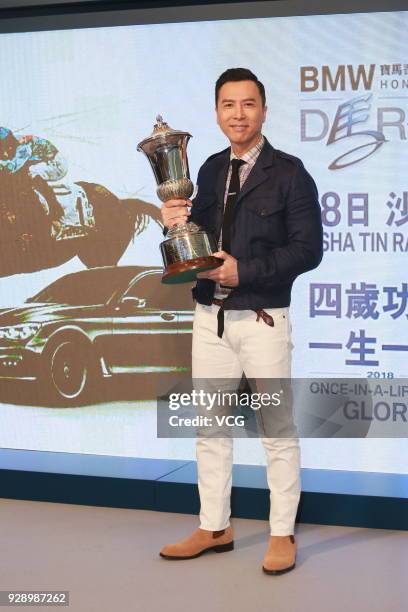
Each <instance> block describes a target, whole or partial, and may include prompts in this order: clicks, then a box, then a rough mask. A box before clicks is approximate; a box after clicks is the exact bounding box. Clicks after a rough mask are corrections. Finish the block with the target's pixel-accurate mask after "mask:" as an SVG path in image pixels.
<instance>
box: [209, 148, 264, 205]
mask: <svg viewBox="0 0 408 612" xmlns="http://www.w3.org/2000/svg"><path fill="white" fill-rule="evenodd" d="M230 154H231V148H230V147H228V149H226V150H225V151H224V152H223V153H222V156H221V157H220V169H219V171H218V176H217V179H216V188H215V190H216V194H217V198H218V201H219V202H224V193H225V183H226V181H227V176H228V168H229V163H230ZM275 160H276V151H275V149H274V148H273V146H272V145H271V144H270V142H269V141H268V140H267V139H266V138H265V143H264V146H263V147H262V150H261V152H260V153H259V156H258V159H257V160H256V162H255V165H254V167H253V168H252V170H251V172H250V174H249V176H248V178H247V180H246V181H245V183H244V186H243V188H242V191H241V192H240V194H239V196H238V200H237V203H238V202H239V201H240V200H241V198H243V197H244V196H245V195H246V194H247V193H248V192H249V191H252V189H254V188H255V187H257V186H258V185H260V184H261V183H263V182H264V181H266V179H267V178H268V174H267V173H266V172H265V168H269V167H271V166H273V165H274V164H275Z"/></svg>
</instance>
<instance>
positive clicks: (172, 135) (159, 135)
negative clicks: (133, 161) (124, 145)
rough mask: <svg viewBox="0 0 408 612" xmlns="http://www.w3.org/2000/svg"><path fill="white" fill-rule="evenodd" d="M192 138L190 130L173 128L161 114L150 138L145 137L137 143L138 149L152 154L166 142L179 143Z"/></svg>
mask: <svg viewBox="0 0 408 612" xmlns="http://www.w3.org/2000/svg"><path fill="white" fill-rule="evenodd" d="M190 138H191V134H189V132H183V131H181V130H173V129H172V128H171V127H169V125H168V124H167V123H166V122H165V121H164V120H163V117H162V116H161V115H157V117H156V123H155V124H154V127H153V132H152V133H151V135H150V136H149V137H148V138H145V139H144V140H142V141H141V142H139V144H138V145H137V150H138V151H143V153H146V155H149V154H150V155H151V154H152V153H154V151H155V150H156V149H157V147H159V146H162V145H164V144H175V145H177V144H179V143H180V141H183V140H185V142H186V143H187V141H188V140H189V139H190Z"/></svg>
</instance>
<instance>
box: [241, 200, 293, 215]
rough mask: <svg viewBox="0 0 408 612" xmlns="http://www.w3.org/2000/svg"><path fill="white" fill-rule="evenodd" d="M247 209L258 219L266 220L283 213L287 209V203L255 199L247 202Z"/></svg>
mask: <svg viewBox="0 0 408 612" xmlns="http://www.w3.org/2000/svg"><path fill="white" fill-rule="evenodd" d="M245 208H246V210H248V211H250V212H251V213H253V214H255V215H256V216H257V217H260V218H265V219H266V218H268V217H271V216H272V215H275V214H277V213H279V212H280V213H281V212H282V211H283V209H284V208H285V202H284V201H283V200H273V199H271V198H254V199H252V200H248V201H247V202H245Z"/></svg>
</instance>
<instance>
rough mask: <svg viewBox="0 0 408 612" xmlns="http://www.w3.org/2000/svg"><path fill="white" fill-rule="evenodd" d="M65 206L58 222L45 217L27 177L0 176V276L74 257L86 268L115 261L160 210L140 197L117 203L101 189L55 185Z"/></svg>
mask: <svg viewBox="0 0 408 612" xmlns="http://www.w3.org/2000/svg"><path fill="white" fill-rule="evenodd" d="M54 189H55V192H56V196H57V198H58V200H59V201H60V202H64V210H65V215H64V219H65V220H63V223H62V224H58V223H55V221H53V219H52V218H51V216H50V214H49V208H48V205H47V197H46V193H47V192H46V190H44V193H41V187H40V188H39V187H38V182H37V183H36V184H35V185H34V184H33V182H32V181H30V179H29V177H28V176H27V175H26V174H23V173H20V174H14V175H8V174H6V173H0V276H9V275H12V274H19V273H22V272H34V271H36V270H41V269H45V268H50V267H54V266H59V265H61V264H63V263H65V262H66V261H69V260H70V259H71V258H72V257H74V256H76V255H77V256H78V257H79V259H80V260H81V261H82V263H83V264H84V265H85V266H86V267H88V268H91V267H96V266H110V265H115V264H117V263H118V261H119V259H120V258H121V257H122V255H123V254H124V252H125V250H126V249H127V247H128V245H129V243H130V241H131V240H132V239H133V238H135V237H136V236H137V235H138V234H140V233H141V232H142V231H144V229H146V227H147V225H148V223H149V222H150V221H151V220H153V221H155V222H156V223H157V224H158V225H159V226H160V227H162V221H161V217H160V209H159V208H158V207H157V206H155V205H154V204H151V203H149V202H146V201H144V200H140V199H138V198H126V199H120V198H118V197H117V196H116V195H115V194H114V193H112V192H111V191H110V190H109V189H107V188H106V187H104V186H103V185H99V184H96V183H87V182H83V181H81V182H77V183H74V184H71V185H69V186H66V185H57V186H55V188H54Z"/></svg>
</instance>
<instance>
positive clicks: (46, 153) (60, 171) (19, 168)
mask: <svg viewBox="0 0 408 612" xmlns="http://www.w3.org/2000/svg"><path fill="white" fill-rule="evenodd" d="M1 172H5V173H7V174H9V175H10V174H16V175H17V177H18V176H19V174H20V173H26V174H27V175H28V176H29V177H30V179H31V182H32V185H33V187H34V189H37V190H38V191H39V192H40V193H42V194H43V196H44V197H45V198H46V200H47V204H48V207H49V214H50V218H51V221H52V222H53V224H54V227H55V228H56V229H58V230H59V228H60V222H61V219H62V217H63V216H64V208H63V207H62V206H61V204H60V203H59V202H58V200H57V198H56V196H55V193H54V191H53V189H52V188H51V187H50V186H49V184H48V181H57V180H60V179H62V178H63V177H64V176H65V175H66V173H67V168H66V163H65V161H64V159H63V158H62V157H61V155H60V154H59V152H58V149H57V148H56V147H55V146H54V145H53V144H52V143H51V142H50V141H49V140H46V139H45V138H39V137H37V136H23V137H22V138H20V139H17V138H16V137H15V136H14V134H13V132H12V131H11V130H10V129H9V128H5V127H0V174H1Z"/></svg>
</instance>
